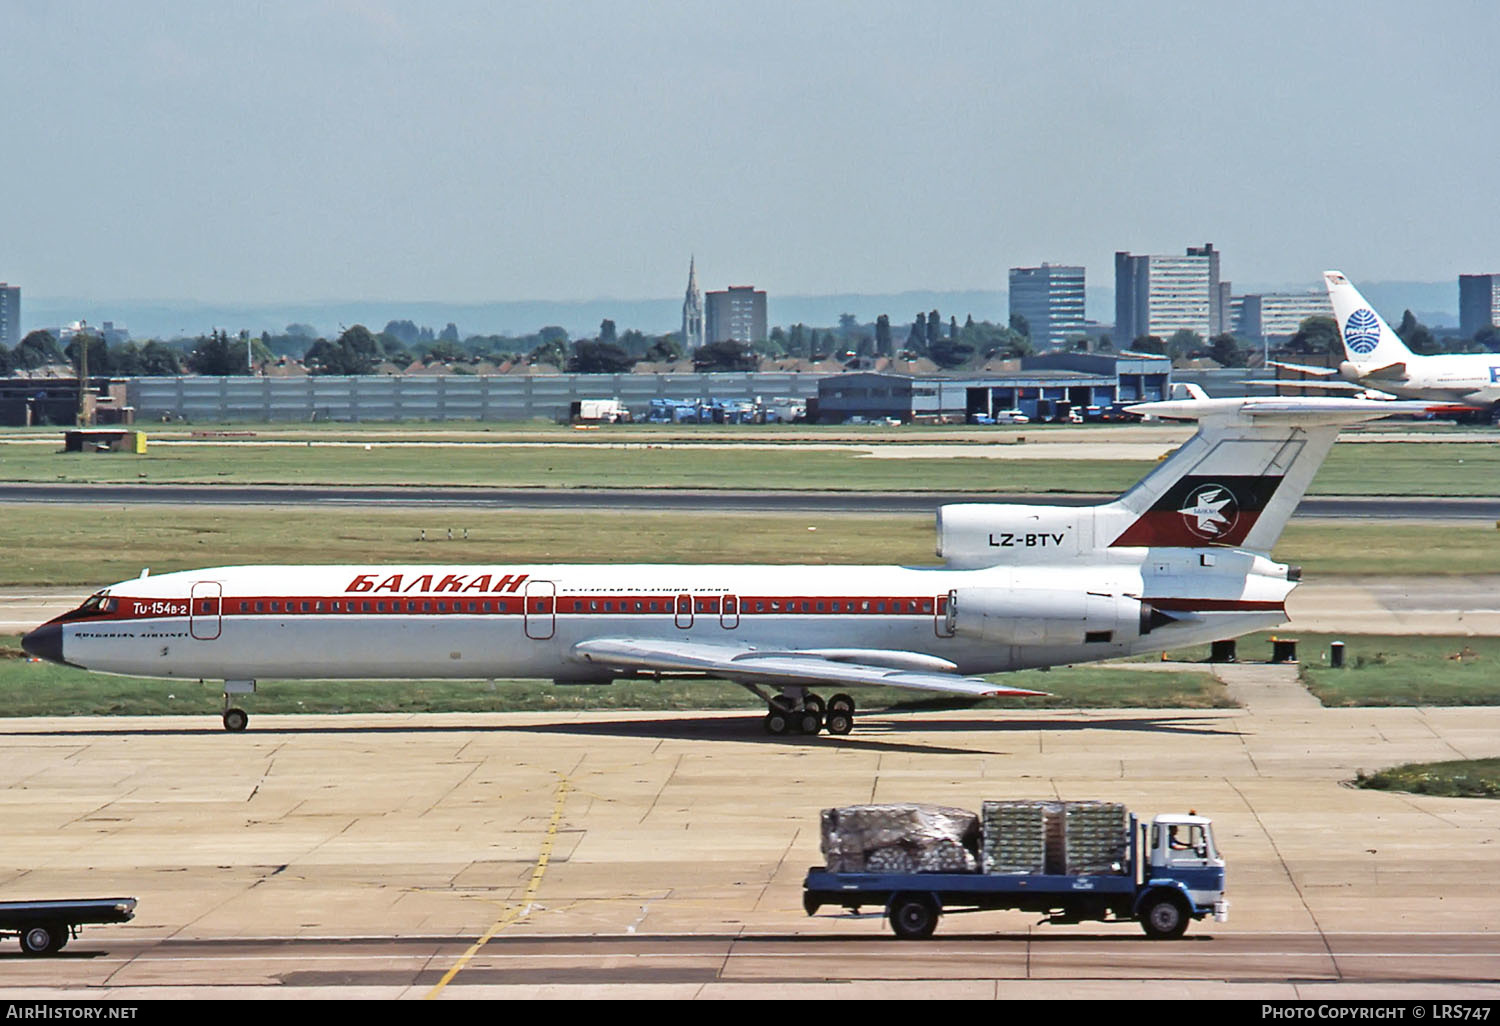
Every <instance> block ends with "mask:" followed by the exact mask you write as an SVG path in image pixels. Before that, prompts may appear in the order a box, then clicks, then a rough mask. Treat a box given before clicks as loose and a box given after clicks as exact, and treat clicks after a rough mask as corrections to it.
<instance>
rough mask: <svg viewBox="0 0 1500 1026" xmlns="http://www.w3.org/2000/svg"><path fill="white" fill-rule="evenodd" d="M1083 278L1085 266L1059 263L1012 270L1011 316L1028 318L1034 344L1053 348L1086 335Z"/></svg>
mask: <svg viewBox="0 0 1500 1026" xmlns="http://www.w3.org/2000/svg"><path fill="white" fill-rule="evenodd" d="M1083 278H1084V274H1083V268H1082V267H1068V266H1063V265H1059V264H1042V266H1041V267H1012V268H1011V269H1010V315H1011V316H1012V317H1015V316H1016V315H1018V314H1019V315H1020V316H1021V317H1024V318H1025V319H1026V324H1027V327H1028V328H1029V329H1030V330H1031V341H1032V343H1033V344H1035V345H1037V346H1039V347H1046V348H1050V347H1053V346H1060V345H1062V344H1063V343H1065V342H1067V341H1069V340H1070V339H1075V338H1080V337H1082V336H1084V335H1085V334H1087V332H1086V330H1085V327H1084V319H1083V301H1084V287H1083Z"/></svg>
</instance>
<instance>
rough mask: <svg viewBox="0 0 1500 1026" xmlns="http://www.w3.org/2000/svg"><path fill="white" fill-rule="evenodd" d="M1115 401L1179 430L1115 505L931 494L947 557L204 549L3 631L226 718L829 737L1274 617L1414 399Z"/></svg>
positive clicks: (62, 658)
mask: <svg viewBox="0 0 1500 1026" xmlns="http://www.w3.org/2000/svg"><path fill="white" fill-rule="evenodd" d="M1132 409H1133V410H1134V411H1135V412H1138V413H1142V414H1150V415H1152V416H1155V417H1159V418H1164V419H1177V420H1190V421H1197V422H1198V429H1197V432H1196V433H1195V434H1194V435H1193V437H1192V438H1191V439H1189V440H1188V441H1187V442H1186V443H1185V444H1184V445H1182V446H1181V447H1180V448H1178V449H1177V450H1176V451H1175V452H1174V453H1173V454H1172V455H1171V456H1170V457H1169V458H1167V459H1166V460H1164V461H1163V462H1161V463H1159V464H1158V465H1157V466H1156V468H1155V469H1153V470H1152V472H1151V473H1150V474H1148V475H1147V476H1146V477H1145V478H1144V479H1142V480H1141V481H1140V482H1139V483H1138V484H1136V485H1135V486H1134V487H1133V488H1131V489H1130V490H1129V491H1127V492H1126V493H1125V494H1123V495H1121V496H1120V497H1118V498H1116V499H1115V500H1113V501H1111V502H1106V503H1103V504H1101V505H1096V506H1045V505H1017V504H994V503H964V504H957V505H948V506H943V507H942V508H941V509H939V511H938V523H937V535H938V555H939V556H941V557H942V558H943V560H944V564H945V565H943V566H938V567H904V566H764V565H738V566H714V565H675V564H674V565H644V564H635V565H548V566H539V565H529V566H519V565H513V564H509V563H503V562H502V563H495V564H488V565H480V566H431V565H409V566H380V565H375V564H355V565H348V566H230V567H215V568H212V569H205V570H188V571H181V572H176V573H167V574H160V575H154V576H146V575H143V576H142V577H140V578H137V579H134V580H129V581H123V582H121V583H119V584H115V585H112V586H110V587H108V588H105V589H103V590H102V591H99V592H97V593H96V594H94V595H92V596H90V597H89V598H88V600H87V601H85V602H84V603H83V604H82V605H80V606H79V607H78V608H77V609H75V610H73V611H71V612H68V613H65V614H63V615H62V616H59V617H57V618H56V619H54V620H52V621H50V622H48V623H46V624H44V625H42V626H41V627H38V628H37V629H36V630H34V631H32V632H31V633H29V634H27V635H26V636H25V638H24V639H23V642H22V644H23V646H24V648H25V649H26V651H27V652H29V653H32V654H33V655H36V656H39V657H42V658H45V659H50V660H52V661H54V662H58V663H66V664H68V665H71V666H77V667H82V668H84V669H88V670H95V671H100V672H104V673H116V674H132V675H138V676H147V677H163V678H179V679H180V678H186V679H193V680H222V681H223V682H224V715H223V720H224V726H225V728H226V729H228V730H231V731H239V730H243V729H245V726H246V723H247V722H248V716H247V714H246V713H245V711H244V710H243V709H240V708H237V707H233V706H232V705H231V698H232V696H234V695H242V694H247V693H252V692H253V691H254V690H255V682H256V680H257V679H312V680H325V679H335V678H358V679H372V678H379V679H431V678H454V679H494V678H540V679H551V680H554V681H556V682H557V683H559V684H567V683H607V682H609V681H612V680H615V679H621V678H630V677H637V678H640V677H645V678H657V679H660V678H662V677H680V676H688V677H710V678H718V679H723V680H727V681H731V682H733V683H736V684H739V685H741V686H743V687H745V688H748V689H750V690H751V691H752V692H754V693H755V694H756V695H758V696H759V697H760V698H762V699H763V700H764V701H765V702H766V705H767V709H768V711H767V714H766V718H765V728H766V730H767V731H769V732H770V733H772V734H782V733H786V732H788V731H793V732H800V733H806V734H816V733H818V732H820V731H822V730H825V729H826V730H827V731H828V732H829V733H832V734H847V733H848V732H849V731H850V730H851V729H852V728H853V726H854V717H855V703H854V700H853V698H852V697H851V696H850V695H849V694H847V693H846V692H844V691H842V690H841V689H843V688H846V687H848V688H855V687H857V686H859V685H885V686H890V687H897V688H912V689H916V690H919V691H930V692H945V693H951V694H959V695H968V696H978V697H991V696H1001V695H1033V694H1039V692H1034V691H1026V690H1022V689H1018V688H1008V687H1006V686H1004V685H1003V684H997V683H994V682H993V681H990V680H985V679H983V678H982V676H981V675H983V674H995V673H1000V672H1002V671H1006V670H1016V669H1023V668H1028V667H1045V666H1053V665H1059V664H1066V663H1079V662H1088V661H1093V660H1099V659H1109V658H1117V657H1120V656H1126V655H1132V654H1136V653H1143V652H1159V651H1165V650H1166V649H1169V648H1176V647H1180V646H1183V645H1191V644H1197V643H1202V642H1206V641H1213V640H1218V639H1224V638H1232V637H1236V636H1238V635H1241V634H1245V633H1248V632H1250V631H1256V630H1262V629H1265V628H1269V627H1274V626H1276V625H1278V624H1281V623H1283V622H1285V621H1286V619H1287V616H1286V606H1285V603H1286V599H1287V596H1288V595H1289V594H1290V593H1291V591H1292V589H1293V588H1294V587H1295V586H1296V583H1297V580H1298V578H1299V576H1300V571H1299V570H1298V569H1297V568H1295V567H1289V566H1287V565H1285V564H1283V563H1278V562H1275V561H1274V560H1272V559H1271V556H1270V553H1271V548H1272V546H1273V545H1274V544H1275V542H1276V539H1277V537H1278V536H1279V535H1280V534H1281V530H1282V528H1283V526H1284V525H1285V524H1286V522H1287V520H1288V519H1289V518H1290V517H1291V515H1292V512H1293V510H1295V509H1296V507H1297V504H1298V502H1299V501H1300V500H1301V498H1302V495H1303V493H1304V492H1305V491H1306V489H1307V487H1308V484H1309V483H1310V482H1311V481H1312V479H1313V475H1314V474H1316V472H1317V470H1318V467H1319V466H1320V465H1321V464H1322V462H1323V459H1324V457H1325V456H1327V454H1328V451H1329V449H1330V448H1331V447H1332V446H1333V444H1334V441H1335V440H1336V438H1337V436H1338V432H1339V428H1340V426H1341V425H1346V424H1353V423H1357V422H1360V421H1365V420H1373V419H1377V418H1380V417H1384V416H1389V415H1391V414H1393V413H1399V412H1417V411H1422V410H1426V409H1427V406H1426V404H1424V403H1417V402H1375V401H1368V400H1363V399H1356V398H1342V397H1326V396H1318V397H1311V398H1282V397H1260V398H1233V399H1230V398H1224V399H1211V398H1208V397H1207V396H1204V395H1203V394H1202V393H1201V391H1198V390H1193V391H1192V394H1191V397H1190V398H1186V399H1170V400H1165V401H1158V402H1149V403H1143V404H1140V405H1137V406H1134V407H1132ZM813 688H833V689H840V693H838V694H836V695H834V696H833V697H832V698H830V699H828V700H827V701H825V700H824V699H823V698H822V697H821V696H819V695H818V694H816V693H815V692H814V691H813V690H812V689H813Z"/></svg>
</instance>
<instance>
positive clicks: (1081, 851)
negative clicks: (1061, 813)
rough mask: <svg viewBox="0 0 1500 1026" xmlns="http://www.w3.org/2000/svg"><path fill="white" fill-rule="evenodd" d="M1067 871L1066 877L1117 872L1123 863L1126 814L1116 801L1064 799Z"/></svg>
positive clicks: (1126, 839)
mask: <svg viewBox="0 0 1500 1026" xmlns="http://www.w3.org/2000/svg"><path fill="white" fill-rule="evenodd" d="M1065 816H1066V823H1067V825H1066V836H1067V872H1068V874H1069V875H1070V876H1099V875H1103V874H1108V873H1118V872H1120V871H1121V869H1120V867H1122V866H1124V865H1125V858H1126V846H1127V845H1128V843H1129V829H1130V828H1129V813H1128V812H1127V811H1126V809H1125V806H1123V805H1121V804H1119V803H1117V802H1068V803H1067V806H1066V812H1065Z"/></svg>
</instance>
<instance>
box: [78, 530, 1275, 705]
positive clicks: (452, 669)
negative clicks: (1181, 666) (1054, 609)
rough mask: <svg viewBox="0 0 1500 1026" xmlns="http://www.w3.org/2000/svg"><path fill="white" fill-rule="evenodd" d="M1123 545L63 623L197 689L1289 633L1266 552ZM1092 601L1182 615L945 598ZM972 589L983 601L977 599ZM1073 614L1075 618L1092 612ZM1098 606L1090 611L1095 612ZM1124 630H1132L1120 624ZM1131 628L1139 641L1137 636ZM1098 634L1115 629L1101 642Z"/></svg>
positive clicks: (610, 573) (175, 580) (183, 599)
mask: <svg viewBox="0 0 1500 1026" xmlns="http://www.w3.org/2000/svg"><path fill="white" fill-rule="evenodd" d="M1203 560H1204V557H1203V555H1202V554H1201V552H1199V551H1198V550H1191V549H1149V550H1142V549H1133V550H1116V551H1115V552H1114V553H1112V554H1108V555H1106V556H1104V557H1102V561H1101V562H1096V563H1093V564H1090V565H1086V566H1085V565H1059V566H1035V565H1029V566H1025V567H989V568H983V569H971V570H951V569H946V568H919V567H898V566H852V567H839V566H714V565H703V566H693V565H573V566H514V565H496V566H368V565H353V566H285V567H277V566H264V567H262V566H244V567H219V568H213V569H207V570H198V571H188V572H182V573H172V574H163V575H159V576H153V577H143V578H139V579H135V580H130V581H124V582H121V583H120V584H117V585H115V586H113V587H111V588H109V589H107V590H106V592H104V593H102V594H104V595H105V596H106V599H105V600H104V606H103V607H102V608H101V610H100V611H96V612H94V613H86V612H84V611H82V610H80V611H77V612H75V613H72V614H68V615H67V616H64V617H60V618H59V619H58V620H57V621H54V622H55V623H57V624H59V625H60V626H61V628H62V637H61V642H62V653H61V654H62V657H63V659H65V660H66V661H67V662H69V663H72V664H74V665H77V666H81V667H84V668H87V669H89V670H97V671H102V672H106V673H120V674H131V675H140V676H152V677H177V678H194V679H225V680H238V679H327V678H383V679H393V678H394V679H402V678H469V679H489V678H545V679H556V680H562V681H581V680H591V679H600V677H601V675H602V674H604V671H603V670H602V669H601V668H600V667H598V666H596V665H593V664H591V663H589V662H587V661H585V660H583V659H581V658H580V657H579V656H578V654H577V653H575V652H574V650H573V646H575V645H576V644H579V643H580V642H585V641H589V640H593V639H599V638H630V639H650V640H657V641H667V642H671V643H678V642H681V643H688V642H698V643H702V642H708V643H713V642H720V643H732V644H736V645H741V646H750V647H754V648H765V649H777V650H781V649H828V648H839V649H869V650H875V649H880V650H890V651H895V652H902V653H916V654H921V655H930V656H932V657H934V658H935V659H938V660H945V661H947V662H949V663H952V664H953V665H955V666H956V667H957V668H958V670H959V672H962V673H969V674H983V673H993V672H999V671H1004V670H1012V669H1020V668H1024V667H1036V666H1049V665H1056V664H1060V663H1069V662H1082V661H1089V660H1096V659H1104V658H1111V657H1116V656H1120V655H1126V654H1131V653H1136V652H1152V651H1160V650H1164V649H1166V648H1172V647H1177V646H1181V645H1187V644H1195V643H1200V642H1205V641H1210V640H1214V639H1217V638H1221V637H1233V636H1235V635H1238V634H1241V633H1245V632H1247V631H1251V630H1258V629H1263V628H1266V627H1272V626H1275V625H1277V624H1279V623H1282V622H1284V621H1285V619H1286V616H1285V612H1284V602H1285V599H1286V596H1287V594H1288V593H1290V591H1291V590H1292V588H1293V587H1294V584H1293V583H1292V582H1290V581H1289V580H1287V572H1286V567H1285V566H1282V565H1280V564H1276V563H1273V562H1271V561H1270V560H1267V559H1265V558H1264V557H1262V556H1256V555H1254V554H1253V553H1248V552H1242V551H1237V550H1219V551H1218V552H1217V553H1216V554H1215V556H1214V557H1213V559H1212V563H1213V565H1212V566H1209V567H1205V566H1204V563H1203ZM965 589H1000V591H998V592H990V593H991V594H1005V593H1007V591H1009V590H1016V591H1018V592H1021V593H1026V594H1045V595H1048V596H1061V597H1064V598H1067V599H1069V600H1070V601H1071V600H1073V599H1074V598H1076V600H1077V601H1078V602H1080V603H1083V602H1085V601H1087V602H1094V601H1095V599H1096V598H1098V597H1100V596H1129V597H1131V599H1132V600H1136V599H1145V600H1147V601H1150V602H1152V603H1153V605H1155V606H1156V607H1157V608H1160V609H1164V610H1166V611H1168V612H1169V613H1171V614H1172V615H1173V616H1174V617H1175V618H1176V619H1174V621H1173V622H1171V623H1170V624H1167V625H1165V626H1162V627H1159V628H1158V629H1155V630H1153V631H1151V632H1150V633H1149V634H1147V635H1144V636H1135V635H1134V634H1133V633H1132V631H1133V630H1134V628H1133V625H1130V624H1124V623H1123V622H1122V623H1120V624H1119V625H1117V626H1118V627H1119V629H1118V630H1117V631H1114V632H1113V633H1111V631H1110V629H1109V628H1110V624H1103V625H1099V624H1095V625H1093V627H1094V628H1100V627H1101V626H1102V628H1103V629H1093V630H1092V633H1093V635H1094V637H1093V638H1092V639H1091V640H1089V641H1084V640H1083V638H1084V634H1085V631H1084V630H1083V629H1082V628H1080V629H1079V630H1078V631H1077V632H1076V633H1077V640H1076V641H1075V642H1070V643H1066V644H1057V643H1039V644H1024V643H1023V644H995V643H993V642H992V641H986V640H984V639H983V638H976V637H974V636H972V635H971V634H969V633H967V632H964V631H960V632H956V633H955V632H954V631H953V630H952V621H951V619H950V618H948V616H947V612H948V609H947V607H948V600H949V596H950V594H952V593H955V592H957V593H959V594H963V593H964V590H965ZM976 594H977V592H976ZM1080 608H1081V606H1080ZM1090 608H1093V607H1092V606H1091V607H1090ZM1121 619H1122V620H1123V617H1122V618H1121ZM1126 628H1129V629H1126ZM1105 635H1108V637H1107V638H1106V637H1105Z"/></svg>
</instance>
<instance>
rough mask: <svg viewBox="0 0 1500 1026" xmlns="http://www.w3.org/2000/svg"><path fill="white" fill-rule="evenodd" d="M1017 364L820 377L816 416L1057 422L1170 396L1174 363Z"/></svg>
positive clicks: (1077, 357) (1055, 357) (1082, 360)
mask: <svg viewBox="0 0 1500 1026" xmlns="http://www.w3.org/2000/svg"><path fill="white" fill-rule="evenodd" d="M1018 362H1019V367H1017V368H1016V369H1015V370H1011V371H1002V372H999V373H993V374H974V373H969V374H966V375H961V376H953V375H943V374H920V375H906V374H890V373H884V374H880V373H869V374H865V373H852V374H831V375H828V376H827V377H824V378H822V379H821V380H820V381H819V382H818V403H817V419H818V421H819V422H820V423H824V424H830V423H832V424H837V423H842V422H844V421H847V420H848V419H849V418H850V417H865V418H873V419H883V418H893V419H896V420H901V421H912V420H928V419H943V420H965V419H971V418H974V417H977V416H985V417H993V416H994V415H995V414H996V413H997V412H999V411H1002V410H1020V411H1021V412H1022V413H1023V414H1025V415H1026V416H1027V417H1029V418H1031V419H1032V420H1056V419H1059V418H1065V417H1066V416H1067V415H1068V414H1069V413H1071V412H1073V411H1077V412H1079V413H1080V414H1083V415H1087V411H1088V410H1089V409H1090V408H1095V409H1098V408H1104V407H1110V406H1114V405H1117V404H1123V403H1134V402H1149V401H1151V400H1155V399H1165V398H1167V397H1168V396H1169V395H1171V393H1172V365H1171V362H1170V361H1168V360H1167V359H1165V358H1163V357H1145V358H1139V359H1138V358H1134V357H1112V356H1099V355H1095V354H1089V353H1047V354H1044V355H1041V356H1028V357H1023V358H1022V359H1021V360H1020V361H1018ZM808 415H809V416H812V415H813V411H812V408H811V407H809V413H808Z"/></svg>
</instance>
